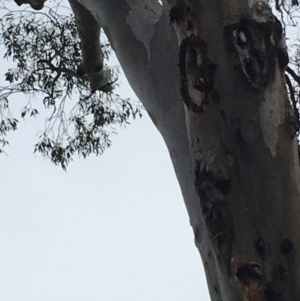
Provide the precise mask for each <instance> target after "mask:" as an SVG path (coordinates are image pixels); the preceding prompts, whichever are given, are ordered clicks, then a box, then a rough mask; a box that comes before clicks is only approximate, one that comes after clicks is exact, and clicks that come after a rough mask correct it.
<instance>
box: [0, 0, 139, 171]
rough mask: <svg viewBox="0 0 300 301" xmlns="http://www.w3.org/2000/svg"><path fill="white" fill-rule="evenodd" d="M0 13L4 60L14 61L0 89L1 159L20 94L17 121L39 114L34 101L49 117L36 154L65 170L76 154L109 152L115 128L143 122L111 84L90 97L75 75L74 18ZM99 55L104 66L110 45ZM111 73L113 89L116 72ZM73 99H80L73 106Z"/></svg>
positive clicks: (15, 125)
mask: <svg viewBox="0 0 300 301" xmlns="http://www.w3.org/2000/svg"><path fill="white" fill-rule="evenodd" d="M2 4H3V2H2ZM2 8H5V9H6V10H7V13H6V14H5V15H4V16H3V17H2V18H1V19H0V38H1V40H2V43H3V45H4V46H5V49H6V52H5V54H4V58H7V59H12V61H13V63H14V67H13V68H10V69H8V70H7V72H6V73H5V81H6V82H7V85H5V86H0V118H1V119H0V153H1V152H4V147H5V146H6V145H7V144H8V140H7V134H8V133H9V132H11V131H15V130H16V129H17V128H18V119H17V118H15V117H14V116H13V114H12V112H11V110H10V106H9V104H10V100H11V99H12V98H13V96H14V95H15V94H20V93H22V94H25V95H27V98H28V103H27V104H26V105H25V106H24V107H23V108H22V110H21V114H20V117H21V118H25V117H27V116H31V117H32V116H37V115H38V114H39V110H38V109H37V107H34V106H33V105H32V103H33V100H35V99H36V98H41V99H42V103H43V105H44V107H45V108H47V109H49V111H50V114H49V117H48V118H47V119H46V125H45V130H43V131H42V132H41V134H40V140H39V141H38V142H37V144H36V145H35V152H39V153H41V154H42V155H44V156H46V157H48V158H50V159H51V161H52V162H54V163H55V164H60V165H61V166H62V168H64V169H65V168H66V166H67V165H68V163H69V162H70V161H71V160H72V158H73V155H74V154H78V155H81V156H83V157H86V156H88V155H90V154H96V155H98V154H101V153H102V152H103V151H104V150H105V149H106V148H107V147H109V146H110V144H111V141H110V138H109V137H110V134H111V133H112V132H113V130H114V128H115V126H116V125H123V124H126V123H128V121H129V120H130V118H135V117H136V116H141V110H140V108H139V107H138V106H133V105H131V103H130V102H129V100H128V99H122V98H121V97H120V96H119V95H117V94H114V89H115V86H116V85H115V84H112V89H108V91H106V92H103V91H102V92H100V91H98V92H94V93H92V92H90V88H89V83H88V81H87V80H86V78H84V77H81V76H80V75H79V74H78V73H77V71H76V70H77V68H78V66H79V65H80V63H81V50H80V41H79V38H78V36H77V32H76V26H75V20H74V17H73V16H66V15H62V14H59V13H58V12H57V10H55V9H53V8H52V9H51V8H49V9H48V11H46V12H33V11H31V10H29V11H27V10H23V11H10V10H8V9H7V8H6V7H5V6H3V7H2ZM103 52H104V54H105V59H106V60H107V59H108V57H109V55H110V53H111V49H110V47H109V44H108V43H104V46H103ZM106 68H107V67H106ZM109 72H110V74H111V82H112V83H114V82H115V81H116V79H117V72H116V71H114V70H109ZM74 98H77V99H79V100H78V101H77V103H74V101H72V99H74Z"/></svg>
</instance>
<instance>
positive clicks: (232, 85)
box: [18, 0, 300, 301]
mask: <svg viewBox="0 0 300 301" xmlns="http://www.w3.org/2000/svg"><path fill="white" fill-rule="evenodd" d="M18 1H19V2H20V1H21V0H18ZM28 1H29V2H30V1H33V0H26V2H27V3H29V2H28ZM35 1H37V0H35ZM74 1H75V2H76V0H71V3H72V2H73V3H74ZM24 2H25V1H24ZM78 2H80V3H81V5H80V4H79V5H77V4H76V5H72V6H73V8H75V14H76V15H80V14H81V13H83V15H84V17H82V18H81V17H78V16H77V21H78V27H79V33H80V34H81V38H82V43H83V47H84V45H85V44H84V43H85V39H88V40H89V41H88V43H91V41H90V36H89V35H88V33H89V32H90V31H92V32H93V33H95V32H97V31H99V28H97V26H99V25H100V26H101V27H102V28H103V29H104V31H105V32H106V34H107V36H108V38H109V40H110V42H111V44H112V47H113V49H114V50H115V52H116V54H117V56H118V59H119V61H120V63H121V65H122V68H123V70H124V72H125V74H126V76H127V78H128V80H129V82H130V84H131V86H132V88H133V89H134V91H135V92H136V94H137V96H138V97H139V98H140V100H141V101H142V103H143V104H144V106H145V108H146V110H147V112H148V113H149V115H150V117H151V118H152V120H153V122H154V124H155V125H156V127H157V128H158V130H159V131H160V133H161V134H162V136H163V138H164V140H165V142H166V145H167V147H168V149H169V152H170V156H171V158H172V161H173V165H174V169H175V172H176V175H177V178H178V181H179V183H180V186H181V190H182V194H183V197H184V200H185V204H186V208H187V211H188V214H189V217H190V223H191V225H192V227H193V231H194V234H195V243H196V246H197V248H198V249H199V251H200V254H201V257H202V261H203V263H204V267H205V271H206V275H207V282H208V286H209V290H210V294H211V299H212V301H221V300H222V301H246V300H247V301H293V300H295V301H296V300H300V231H299V228H300V221H299V218H300V202H299V162H298V148H297V143H296V139H295V133H296V129H295V125H294V122H293V119H294V118H293V113H292V110H291V109H290V105H289V101H288V97H287V92H286V88H285V80H284V71H285V67H286V65H287V63H288V57H287V52H286V47H285V42H284V36H283V32H282V27H281V24H280V22H279V21H278V20H277V19H276V18H275V17H274V15H273V14H272V12H271V10H270V8H269V6H268V5H267V4H266V2H265V1H256V0H222V1H221V0H220V1H217V0H177V1H175V0H174V1H172V0H170V1H163V2H162V3H159V2H158V1H156V0H118V1H116V0H78ZM89 18H92V19H93V20H95V21H97V22H96V23H98V25H97V26H96V25H93V24H94V23H95V22H90V21H89ZM91 26H92V27H91ZM93 26H96V28H94V27H93ZM94 44H95V45H96V46H95V47H93V49H90V52H91V53H90V55H91V56H90V57H95V58H98V59H99V60H101V56H97V55H94V54H93V53H94V51H100V50H101V49H100V45H98V43H94ZM84 50H85V51H84V53H86V55H87V56H88V55H89V54H88V50H87V48H84ZM87 60H88V58H87V57H85V59H84V61H87ZM101 64H102V63H101V62H100V63H99V62H96V63H95V66H99V65H100V66H101ZM87 65H89V66H92V64H91V62H90V61H89V63H88V64H87ZM97 72H100V71H99V70H90V77H91V81H92V82H93V76H94V75H93V74H96V73H97ZM95 76H96V75H95ZM145 172H147V171H145ZM199 300H201V296H199Z"/></svg>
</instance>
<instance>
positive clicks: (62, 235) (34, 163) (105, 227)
mask: <svg viewBox="0 0 300 301" xmlns="http://www.w3.org/2000/svg"><path fill="white" fill-rule="evenodd" d="M2 61H3V60H2ZM2 61H1V66H2V67H1V69H2V68H3V66H5V67H6V66H7V65H6V63H5V64H4V63H2ZM3 70H4V69H3ZM1 76H2V75H1ZM121 93H122V96H124V97H125V96H129V97H130V98H131V99H135V96H134V94H133V93H132V92H131V91H130V88H129V86H128V84H126V82H125V80H124V79H122V82H121ZM18 101H20V102H21V101H23V97H22V96H21V97H20V98H19V99H18ZM20 107H21V106H20ZM42 124H43V119H42V117H41V116H40V117H39V118H38V119H36V120H35V119H32V120H30V119H29V120H27V121H26V122H25V123H23V122H21V124H20V127H21V128H20V130H18V132H17V133H15V134H13V135H10V136H9V140H10V147H9V148H7V149H6V151H7V153H8V156H3V155H1V156H0V166H1V169H0V189H1V194H0V196H1V197H0V300H1V301H82V300H85V301H86V300H87V301H96V300H97V301H99V300H107V301H117V300H118V301H120V300H123V301H124V300H125V301H127V300H128V301H141V300H142V301H148V300H149V301H150V300H151V301H168V300H172V301H179V300H180V301H181V300H189V301H192V300H197V301H199V300H201V301H208V300H209V297H208V293H207V289H206V283H205V277H204V274H203V269H202V265H201V261H200V257H199V254H198V252H197V250H196V248H195V246H194V242H193V235H192V230H191V228H190V226H189V221H188V216H187V213H186V209H185V207H184V202H183V200H182V196H181V193H180V189H179V187H178V184H177V181H176V178H175V175H174V171H173V167H172V165H171V162H170V159H169V155H168V152H167V150H166V147H165V146H164V143H163V141H162V138H161V137H160V135H159V133H158V132H157V131H156V129H155V128H154V126H153V125H152V123H151V122H150V120H149V118H148V117H147V116H146V113H145V114H144V117H143V119H142V120H137V121H134V122H133V123H132V124H131V125H130V126H128V127H127V128H126V129H120V130H119V131H118V135H116V136H114V137H113V145H112V147H111V148H110V149H108V150H107V151H106V153H105V154H104V155H103V156H101V157H96V158H95V157H91V158H88V159H86V160H84V159H76V160H75V161H74V162H73V163H71V165H70V166H69V168H68V171H67V172H64V171H62V170H61V168H60V167H56V166H54V165H52V164H51V163H50V162H49V161H47V160H45V159H44V158H41V156H39V155H34V154H33V145H34V143H36V141H37V136H36V134H37V131H38V129H39V127H40V126H41V125H42Z"/></svg>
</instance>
